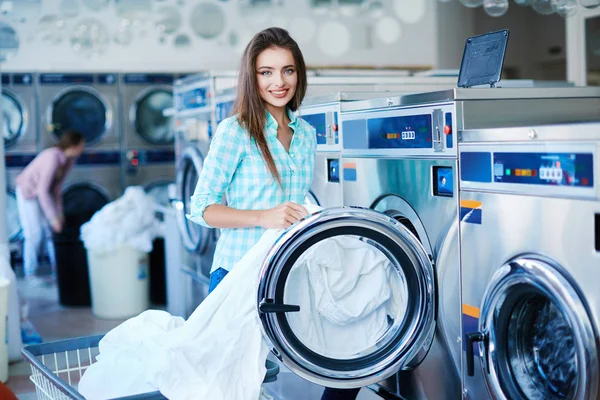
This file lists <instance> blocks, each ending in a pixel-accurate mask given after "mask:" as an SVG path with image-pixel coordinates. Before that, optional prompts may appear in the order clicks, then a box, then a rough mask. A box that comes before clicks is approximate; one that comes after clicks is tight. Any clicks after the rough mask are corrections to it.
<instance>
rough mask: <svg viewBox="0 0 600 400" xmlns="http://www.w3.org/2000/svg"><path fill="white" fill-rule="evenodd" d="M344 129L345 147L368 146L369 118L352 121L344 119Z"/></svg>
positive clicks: (357, 147) (364, 147)
mask: <svg viewBox="0 0 600 400" xmlns="http://www.w3.org/2000/svg"><path fill="white" fill-rule="evenodd" d="M342 130H343V133H342V134H343V135H344V139H343V141H344V148H345V149H366V148H367V146H368V141H367V135H366V131H367V120H366V119H358V120H352V121H344V122H343V123H342Z"/></svg>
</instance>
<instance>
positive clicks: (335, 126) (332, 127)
mask: <svg viewBox="0 0 600 400" xmlns="http://www.w3.org/2000/svg"><path fill="white" fill-rule="evenodd" d="M331 129H333V131H334V132H337V130H338V126H337V124H333V125H332V126H331Z"/></svg>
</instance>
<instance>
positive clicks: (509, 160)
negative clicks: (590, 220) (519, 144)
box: [494, 153, 594, 187]
mask: <svg viewBox="0 0 600 400" xmlns="http://www.w3.org/2000/svg"><path fill="white" fill-rule="evenodd" d="M494 181H495V182H504V183H516V184H525V185H545V186H570V187H593V186H594V156H593V154H591V153H494Z"/></svg>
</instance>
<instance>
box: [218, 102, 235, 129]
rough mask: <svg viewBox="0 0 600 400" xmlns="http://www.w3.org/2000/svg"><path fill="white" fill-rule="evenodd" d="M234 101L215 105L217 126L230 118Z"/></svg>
mask: <svg viewBox="0 0 600 400" xmlns="http://www.w3.org/2000/svg"><path fill="white" fill-rule="evenodd" d="M234 103H235V101H234V100H229V101H222V102H219V103H217V105H216V108H217V109H216V114H217V115H216V119H217V121H216V122H217V125H218V124H220V123H221V121H223V120H224V119H225V118H227V117H230V116H231V115H232V114H233V105H234Z"/></svg>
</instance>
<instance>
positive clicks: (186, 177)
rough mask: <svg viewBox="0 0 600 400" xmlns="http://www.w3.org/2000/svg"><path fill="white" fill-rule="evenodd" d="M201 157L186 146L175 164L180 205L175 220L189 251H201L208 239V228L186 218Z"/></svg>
mask: <svg viewBox="0 0 600 400" xmlns="http://www.w3.org/2000/svg"><path fill="white" fill-rule="evenodd" d="M203 165H204V163H203V158H202V155H201V154H200V152H199V151H198V150H197V149H195V148H193V147H188V148H187V149H186V150H185V151H184V152H183V154H182V157H181V160H180V161H179V164H178V165H177V176H176V180H177V190H178V192H179V196H180V201H181V203H180V204H181V207H179V208H178V209H177V222H178V225H179V233H180V234H181V239H182V242H183V245H184V247H185V248H186V249H188V250H189V251H195V252H199V253H202V252H203V251H204V250H205V248H206V245H207V242H208V239H209V230H208V228H205V227H203V226H201V225H198V224H196V223H194V222H192V221H190V220H188V219H187V218H186V215H187V214H189V213H190V211H191V204H190V201H191V197H192V195H193V194H194V190H196V184H197V183H198V177H199V176H200V171H202V167H203Z"/></svg>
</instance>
